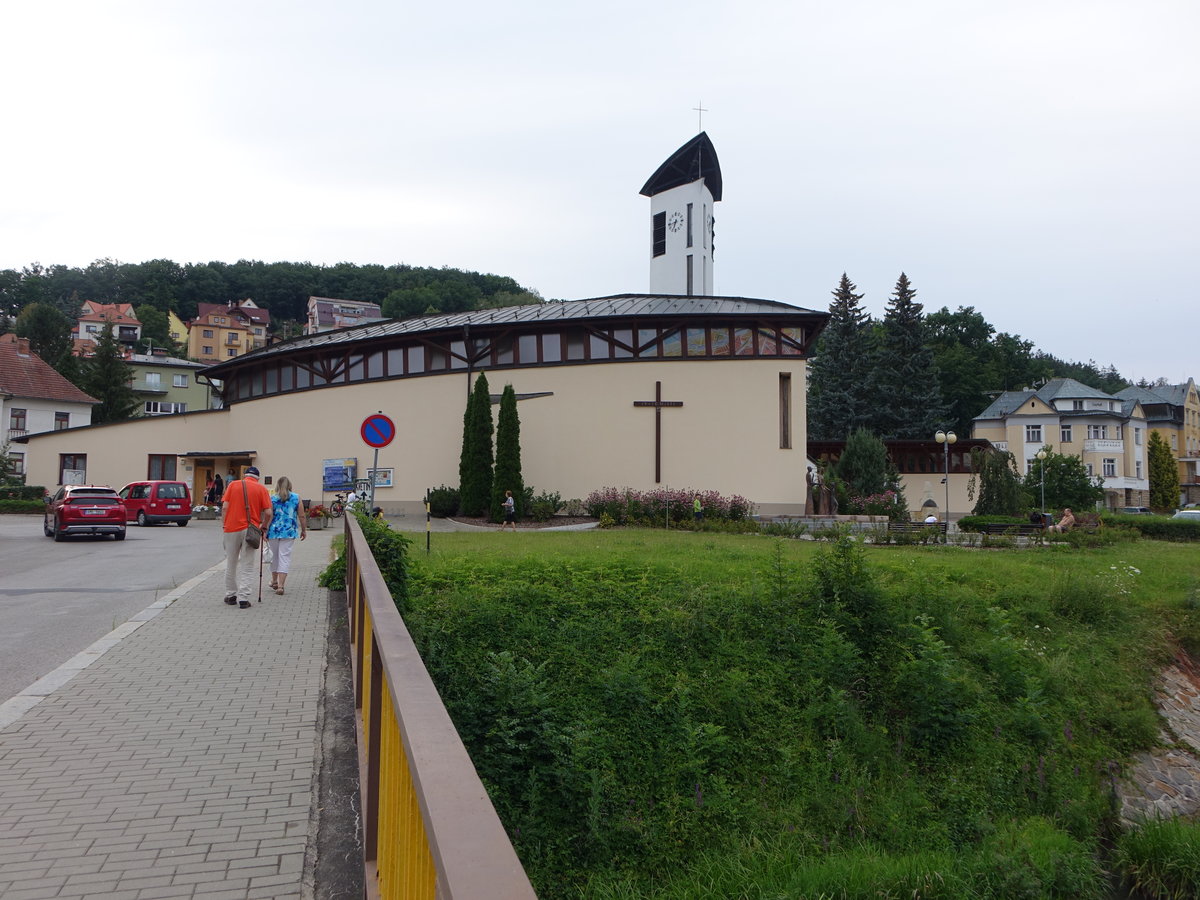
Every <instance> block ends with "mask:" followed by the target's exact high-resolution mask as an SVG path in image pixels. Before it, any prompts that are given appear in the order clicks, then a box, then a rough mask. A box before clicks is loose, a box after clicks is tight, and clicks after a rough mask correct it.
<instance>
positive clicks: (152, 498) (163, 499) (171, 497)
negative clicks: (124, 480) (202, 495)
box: [121, 481, 192, 525]
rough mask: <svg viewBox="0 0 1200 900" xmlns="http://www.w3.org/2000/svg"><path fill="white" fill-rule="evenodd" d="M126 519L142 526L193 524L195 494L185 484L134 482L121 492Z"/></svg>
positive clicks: (174, 482) (176, 482)
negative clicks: (167, 523)
mask: <svg viewBox="0 0 1200 900" xmlns="http://www.w3.org/2000/svg"><path fill="white" fill-rule="evenodd" d="M121 500H122V501H123V502H124V504H125V516H126V517H127V518H128V519H129V521H136V522H137V523H138V524H139V525H157V524H159V523H160V522H174V523H175V524H176V525H187V523H188V522H190V521H191V520H192V494H191V492H190V491H189V490H188V486H187V484H186V483H185V482H182V481H131V482H129V484H127V485H125V487H123V488H121Z"/></svg>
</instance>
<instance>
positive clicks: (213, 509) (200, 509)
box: [192, 504, 221, 514]
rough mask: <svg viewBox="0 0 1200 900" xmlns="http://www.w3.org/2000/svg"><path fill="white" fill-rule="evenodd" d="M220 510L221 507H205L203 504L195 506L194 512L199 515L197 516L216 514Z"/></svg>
mask: <svg viewBox="0 0 1200 900" xmlns="http://www.w3.org/2000/svg"><path fill="white" fill-rule="evenodd" d="M220 508H221V507H219V506H205V505H203V504H201V505H200V506H193V507H192V512H194V513H197V514H199V513H210V512H216V511H217V510H219V509H220Z"/></svg>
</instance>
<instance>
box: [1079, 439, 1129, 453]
mask: <svg viewBox="0 0 1200 900" xmlns="http://www.w3.org/2000/svg"><path fill="white" fill-rule="evenodd" d="M1083 452H1084V453H1124V452H1125V442H1124V441H1105V440H1099V439H1093V440H1087V441H1084V442H1083Z"/></svg>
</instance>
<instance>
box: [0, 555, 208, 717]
mask: <svg viewBox="0 0 1200 900" xmlns="http://www.w3.org/2000/svg"><path fill="white" fill-rule="evenodd" d="M224 569H225V562H224V561H221V562H219V563H217V564H216V565H214V566H211V567H210V568H208V569H205V570H204V571H203V572H201V573H200V574H199V575H195V576H193V577H192V578H189V579H188V580H187V581H185V582H184V583H183V584H181V585H179V586H178V587H176V588H175V589H173V590H172V591H171V592H170V593H169V594H166V595H165V596H163V597H160V598H159V599H157V600H155V601H154V602H153V603H151V604H150V605H149V606H147V607H146V608H145V609H143V610H142V611H141V612H139V613H135V614H134V615H133V616H131V617H130V618H129V619H128V620H127V621H126V622H125V623H123V624H121V625H118V626H117V627H116V628H114V629H113V630H112V631H110V632H109V633H108V634H106V635H105V636H104V637H102V638H100V639H99V640H98V641H96V642H95V643H93V644H92V645H91V646H89V647H87V648H86V649H85V650H82V651H80V652H79V653H76V654H75V655H74V656H72V657H71V658H70V659H68V660H67V661H66V662H65V663H63V664H62V665H61V666H59V667H58V668H56V669H54V670H52V671H51V672H49V673H47V674H46V675H43V676H42V677H41V678H39V679H38V680H37V681H35V682H34V683H33V684H31V685H29V687H27V688H25V689H24V690H22V691H20V692H18V693H17V694H15V695H14V696H13V697H12V698H11V699H9V700H6V701H4V702H3V703H0V730H3V729H5V728H7V727H8V726H10V725H12V724H14V723H16V722H17V721H18V720H20V718H21V717H22V716H24V715H25V713H27V712H29V710H31V709H33V708H34V707H35V706H37V705H38V704H39V703H41V702H42V701H43V700H45V699H46V698H47V697H49V696H50V695H51V694H53V693H54V692H55V691H57V690H58V689H59V688H61V687H62V686H63V685H65V684H67V683H68V682H70V681H71V679H72V678H74V677H75V676H76V675H78V674H79V673H80V672H82V671H83V670H84V669H86V668H87V667H88V666H90V665H92V664H93V663H94V662H96V660H98V659H99V658H100V657H102V656H103V655H104V654H105V653H107V652H108V651H109V650H111V649H112V648H113V647H115V646H117V645H118V644H119V643H121V641H123V640H124V639H125V638H127V637H129V635H131V634H133V633H134V632H135V631H137V630H138V629H139V628H141V627H142V626H143V625H145V624H146V623H147V622H149V621H150V620H151V619H153V618H154V617H155V616H157V615H159V614H160V613H161V612H162V611H163V610H164V609H166V608H167V607H168V606H170V605H171V604H172V603H174V602H175V601H176V600H178V599H179V598H180V597H182V596H183V595H184V594H186V593H187V592H188V591H190V590H191V589H192V588H194V587H196V586H197V585H198V584H200V582H202V581H204V579H206V578H208V577H209V576H210V575H212V574H213V573H214V572H219V571H224Z"/></svg>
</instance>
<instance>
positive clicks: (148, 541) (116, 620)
mask: <svg viewBox="0 0 1200 900" xmlns="http://www.w3.org/2000/svg"><path fill="white" fill-rule="evenodd" d="M223 558H224V557H223V553H222V550H221V523H220V521H204V522H199V521H193V522H192V523H191V524H190V525H188V526H187V527H186V528H180V527H179V526H178V525H157V526H150V527H146V528H139V527H138V526H137V525H133V524H131V525H130V526H129V529H128V532H127V535H126V538H125V540H124V541H115V540H113V539H112V538H106V537H101V538H93V537H69V538H67V539H66V540H65V541H62V542H61V543H56V542H55V541H54V540H53V539H51V538H48V537H46V536H45V535H44V534H43V533H42V519H41V517H40V516H11V515H0V702H3V701H5V700H8V699H9V698H10V697H12V696H13V695H15V694H16V693H17V692H19V691H21V690H23V689H24V688H26V687H28V686H29V685H31V684H32V683H33V682H35V681H37V680H38V679H39V678H41V677H42V676H43V675H45V674H47V673H48V672H50V671H52V670H53V669H55V668H57V667H58V666H59V665H61V664H62V663H64V662H66V661H67V660H68V659H70V658H71V657H72V656H74V655H75V654H77V653H79V652H80V651H81V650H84V649H86V648H87V647H89V646H90V645H91V644H92V643H93V642H95V641H96V640H98V639H99V638H102V637H104V635H106V634H108V633H109V632H110V631H112V630H113V629H114V628H116V627H117V626H118V625H121V624H122V623H124V622H125V621H127V620H128V619H129V618H130V617H131V616H133V615H134V614H136V613H138V612H141V611H142V610H143V609H145V608H146V607H147V606H149V605H150V604H151V603H153V602H154V601H155V600H157V599H158V598H159V597H161V596H162V595H163V594H166V593H167V592H169V591H170V590H172V589H173V588H175V587H177V586H178V585H180V584H182V583H183V582H185V581H187V580H188V579H189V578H191V577H192V576H194V575H197V574H199V573H200V572H202V571H204V570H205V569H207V568H209V567H210V566H212V565H214V564H216V563H219V562H221V560H222V559H223ZM220 599H221V598H220V597H215V598H214V601H216V602H217V605H218V606H219V605H220Z"/></svg>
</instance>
